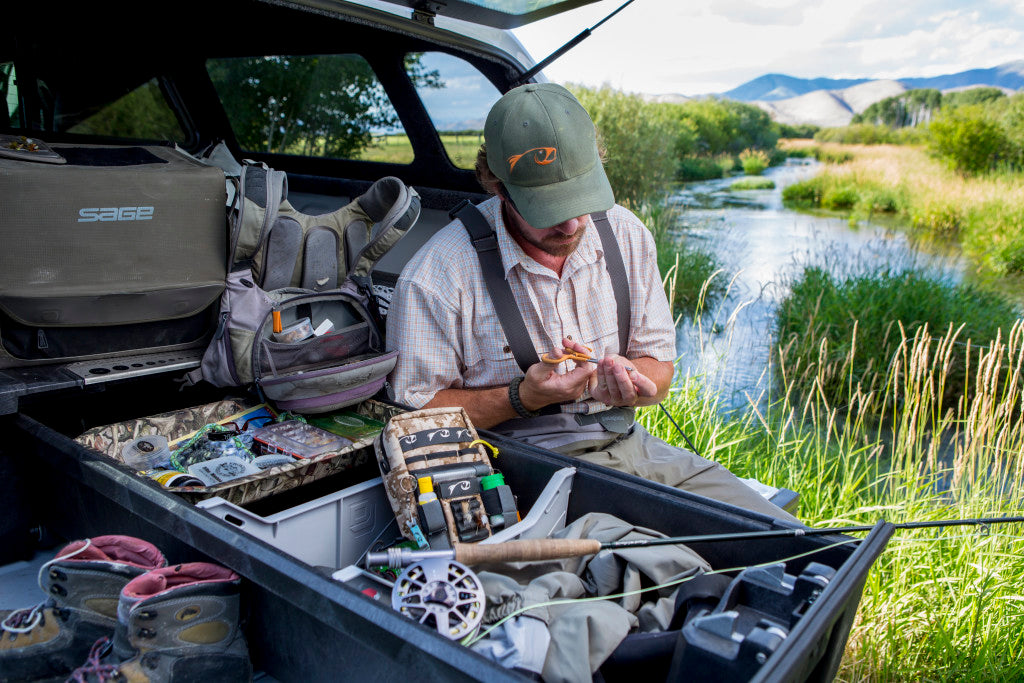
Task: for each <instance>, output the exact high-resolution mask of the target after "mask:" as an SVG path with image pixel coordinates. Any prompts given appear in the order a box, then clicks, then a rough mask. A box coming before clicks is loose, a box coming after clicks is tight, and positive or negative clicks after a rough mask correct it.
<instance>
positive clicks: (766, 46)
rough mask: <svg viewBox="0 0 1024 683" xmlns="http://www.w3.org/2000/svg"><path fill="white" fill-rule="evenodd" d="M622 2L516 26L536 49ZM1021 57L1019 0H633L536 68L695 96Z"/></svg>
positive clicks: (546, 50) (1023, 33) (946, 69)
mask: <svg viewBox="0 0 1024 683" xmlns="http://www.w3.org/2000/svg"><path fill="white" fill-rule="evenodd" d="M624 1H625V0H601V1H600V2H597V3H594V4H592V5H588V6H586V7H582V8H579V9H576V10H572V11H570V12H567V13H565V14H563V15H558V16H556V17H552V18H549V19H544V20H542V21H540V22H537V23H535V24H531V25H529V26H526V27H523V28H520V29H517V30H516V31H515V33H516V36H517V37H518V38H519V40H520V41H522V42H523V44H524V45H525V46H526V48H527V49H528V50H529V51H530V53H531V54H532V55H533V56H534V57H535V58H536V59H538V60H539V59H541V58H543V57H545V56H547V55H548V54H550V53H551V52H553V51H554V50H555V49H557V48H558V47H559V46H560V45H561V44H562V43H564V42H566V41H567V40H569V39H570V38H572V37H573V36H575V35H576V34H577V33H579V32H580V31H581V30H583V29H585V28H590V27H591V26H593V25H594V24H595V23H597V22H598V21H600V20H601V19H602V18H603V17H604V16H605V15H607V14H608V13H610V12H612V11H613V10H614V9H615V8H617V7H618V6H619V5H621V4H622V3H623V2H624ZM1021 59H1024V1H1022V0H980V1H976V2H968V1H965V0H959V1H952V0H635V2H633V4H631V5H630V6H628V7H627V8H625V9H624V10H623V11H622V12H621V13H619V14H618V15H617V16H615V17H614V18H612V19H611V20H610V21H609V22H608V23H606V24H604V25H602V26H601V27H600V28H598V29H597V30H595V31H594V32H593V34H592V35H591V36H590V37H589V38H587V39H586V40H584V41H583V42H582V43H581V44H580V45H577V46H576V47H575V48H574V49H573V50H571V51H570V52H569V53H567V54H565V55H563V56H562V57H561V58H560V59H559V60H558V61H556V62H555V63H554V64H552V65H551V66H549V67H548V68H546V69H545V70H544V73H545V74H546V75H547V77H548V78H549V79H550V80H552V81H555V82H559V83H564V82H567V81H572V82H575V83H582V84H584V85H591V86H600V85H604V84H608V85H611V86H612V87H615V88H618V89H620V90H625V91H628V92H641V93H649V94H662V93H680V94H684V95H699V94H706V93H717V92H723V91H726V90H729V89H731V88H734V87H736V86H738V85H741V84H743V83H745V82H747V81H749V80H751V79H753V78H756V77H758V76H761V75H763V74H767V73H783V74H787V75H790V76H798V77H801V78H816V77H821V76H824V77H829V78H901V77H913V76H924V77H928V76H939V75H943V74H949V73H956V72H958V71H964V70H967V69H975V68H988V67H992V66H998V65H1000V64H1004V63H1006V62H1011V61H1015V60H1021Z"/></svg>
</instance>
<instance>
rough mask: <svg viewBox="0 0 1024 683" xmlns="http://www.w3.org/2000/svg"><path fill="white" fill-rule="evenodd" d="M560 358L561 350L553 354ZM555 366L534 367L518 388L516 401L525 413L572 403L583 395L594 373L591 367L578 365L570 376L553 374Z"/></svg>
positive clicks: (531, 367)
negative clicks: (556, 404)
mask: <svg viewBox="0 0 1024 683" xmlns="http://www.w3.org/2000/svg"><path fill="white" fill-rule="evenodd" d="M553 353H554V355H556V356H560V355H562V350H561V349H559V350H558V351H555V352H553ZM556 367H557V366H555V365H550V364H548V363H535V364H533V365H531V366H530V367H529V368H528V369H527V371H526V377H525V378H524V379H523V383H522V384H520V385H519V400H520V401H522V402H523V407H524V408H526V409H527V410H540V409H541V408H543V407H544V406H547V405H551V404H552V403H563V402H565V401H575V400H576V399H578V398H579V397H580V396H582V395H583V392H584V391H586V389H587V386H589V383H590V377H591V375H593V374H594V372H595V371H596V370H595V368H594V367H593V364H592V363H581V364H579V365H577V366H576V367H575V368H574V369H573V370H571V371H570V372H566V373H564V374H562V373H558V372H555V369H556Z"/></svg>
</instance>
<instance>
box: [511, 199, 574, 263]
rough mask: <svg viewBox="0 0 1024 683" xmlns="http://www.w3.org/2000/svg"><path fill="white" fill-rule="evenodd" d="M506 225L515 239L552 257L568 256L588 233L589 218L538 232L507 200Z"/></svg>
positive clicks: (571, 220) (571, 221) (566, 222)
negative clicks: (520, 239) (519, 239)
mask: <svg viewBox="0 0 1024 683" xmlns="http://www.w3.org/2000/svg"><path fill="white" fill-rule="evenodd" d="M501 204H502V207H503V208H504V213H503V215H504V217H505V225H506V226H507V227H508V229H509V232H511V233H512V236H513V237H516V236H518V237H520V238H522V239H523V240H524V241H525V242H527V243H529V244H531V245H533V246H535V247H537V248H538V249H540V250H541V251H543V252H544V253H546V254H550V255H551V256H568V255H569V254H571V253H572V252H574V251H576V247H578V246H579V244H580V240H582V239H583V235H584V233H586V231H587V216H586V215H583V216H578V217H576V218H570V219H569V220H567V221H565V222H564V223H559V224H558V225H555V226H552V227H550V228H544V229H543V230H538V229H537V228H535V227H533V226H532V225H530V224H529V223H527V222H526V221H525V220H524V219H523V217H522V216H521V215H519V212H518V211H516V209H515V207H514V206H513V205H512V203H511V202H509V201H508V200H506V199H504V198H503V199H502V202H501Z"/></svg>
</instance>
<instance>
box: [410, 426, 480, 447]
mask: <svg viewBox="0 0 1024 683" xmlns="http://www.w3.org/2000/svg"><path fill="white" fill-rule="evenodd" d="M470 441H473V435H472V434H471V433H470V431H469V429H467V428H466V427H435V428H433V429H424V430H422V431H419V432H413V433H412V434H405V435H403V436H400V437H398V443H400V444H401V445H402V452H403V453H405V452H406V451H411V450H414V449H416V448H423V447H425V446H433V445H434V444H439V443H462V442H466V443H469V442H470Z"/></svg>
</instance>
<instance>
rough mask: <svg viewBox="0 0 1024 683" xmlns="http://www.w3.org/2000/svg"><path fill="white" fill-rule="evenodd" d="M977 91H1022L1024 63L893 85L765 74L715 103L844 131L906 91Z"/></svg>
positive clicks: (896, 81)
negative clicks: (742, 105) (870, 109)
mask: <svg viewBox="0 0 1024 683" xmlns="http://www.w3.org/2000/svg"><path fill="white" fill-rule="evenodd" d="M983 86H990V87H995V88H1001V89H1002V90H1004V91H1005V92H1007V93H1012V92H1015V91H1020V90H1021V89H1024V60H1018V61H1015V62H1008V63H1006V64H1002V65H1000V66H995V67H991V68H988V69H970V70H968V71H961V72H960V73H955V74H947V75H944V76H932V77H929V78H900V79H894V80H872V79H869V78H796V77H794V76H787V75H785V74H766V75H764V76H759V77H757V78H755V79H753V80H751V81H747V82H746V83H744V84H743V85H740V86H738V87H736V88H733V89H732V90H729V91H727V92H724V93H720V94H719V95H718V97H724V98H728V99H733V100H739V101H741V102H749V103H751V104H756V105H757V106H759V107H761V108H762V109H764V110H765V111H767V112H768V113H769V114H770V115H771V117H772V118H773V119H775V120H776V121H778V122H780V123H788V124H793V125H800V124H813V125H816V126H821V127H832V126H845V125H847V124H849V123H850V120H851V119H852V118H853V116H854V114H859V113H860V112H862V111H864V110H865V109H867V108H868V107H869V106H871V105H872V104H874V103H875V102H878V101H879V100H884V99H885V98H887V97H894V96H896V95H899V94H900V93H902V92H906V91H907V90H914V89H917V88H934V89H936V90H939V91H942V92H950V91H953V90H963V89H966V88H975V87H983ZM651 99H654V100H659V101H682V100H685V99H689V98H685V97H682V96H678V95H658V96H654V97H652V98H651Z"/></svg>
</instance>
